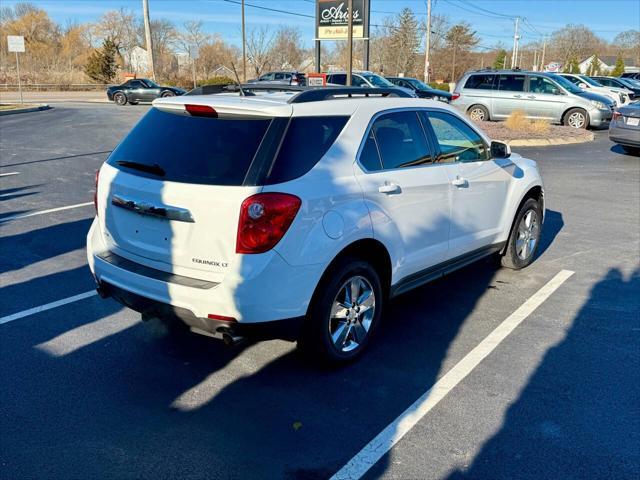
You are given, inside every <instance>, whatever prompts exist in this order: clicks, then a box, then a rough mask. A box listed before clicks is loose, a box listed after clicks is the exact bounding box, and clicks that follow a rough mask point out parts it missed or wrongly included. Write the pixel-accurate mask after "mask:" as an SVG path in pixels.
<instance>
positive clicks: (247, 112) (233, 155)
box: [98, 97, 291, 282]
mask: <svg viewBox="0 0 640 480" xmlns="http://www.w3.org/2000/svg"><path fill="white" fill-rule="evenodd" d="M180 98H182V99H183V100H182V103H180V102H179V101H177V99H171V100H167V101H165V100H163V101H160V102H154V108H152V109H151V110H150V111H149V112H148V113H147V114H146V115H145V116H144V117H143V118H142V119H141V120H140V122H139V123H138V124H137V125H136V126H135V127H134V129H133V130H132V131H131V132H130V133H129V135H128V136H127V137H126V138H125V139H124V140H123V141H122V143H120V145H118V147H117V148H116V149H115V150H114V151H113V153H112V154H111V155H110V157H109V159H108V160H107V165H106V166H105V167H103V168H102V170H101V173H100V181H99V186H98V191H99V198H100V199H101V200H100V202H101V203H102V205H100V207H101V208H100V209H99V211H100V213H99V219H100V225H101V229H102V233H103V237H104V239H105V242H106V243H107V246H108V247H109V249H110V250H111V251H112V252H113V253H116V254H118V255H120V256H123V257H125V258H128V259H130V260H133V261H135V262H137V263H140V264H143V265H146V266H149V267H151V268H156V269H160V270H164V271H169V272H172V273H175V274H178V275H184V276H188V277H192V278H199V279H203V280H210V281H216V282H219V281H222V278H223V276H224V273H225V272H226V271H228V268H229V266H230V265H231V264H232V263H233V262H234V260H235V259H236V253H235V251H236V235H237V228H238V219H239V212H240V206H241V204H242V202H243V201H244V200H245V199H246V198H247V197H249V196H250V195H252V194H254V193H257V192H259V191H260V189H261V187H259V186H257V185H256V183H255V182H252V181H251V177H252V176H255V172H256V169H259V168H260V167H261V160H260V159H261V158H267V157H268V156H269V155H271V157H272V156H273V155H272V152H270V151H269V145H268V144H269V141H268V140H269V138H270V137H273V136H275V137H277V138H280V137H281V135H282V132H281V131H280V132H277V134H274V133H273V132H274V130H277V129H281V127H280V126H279V125H276V124H278V122H284V123H285V124H286V121H287V120H286V119H287V118H288V115H290V110H291V109H290V106H289V105H287V104H282V103H280V105H279V106H278V107H277V108H271V109H270V108H268V107H269V105H267V108H264V105H260V102H255V101H254V102H253V107H252V104H251V102H246V101H244V100H241V99H238V98H237V97H236V98H233V99H231V98H227V100H228V101H225V98H224V97H223V98H221V99H220V102H219V105H218V104H217V105H213V106H211V100H209V99H207V100H208V102H206V101H203V100H201V101H199V100H198V99H197V98H195V97H192V98H188V97H180ZM201 98H205V97H201ZM185 101H188V102H189V104H193V105H200V107H196V108H195V109H194V112H195V113H194V114H195V115H196V116H193V115H191V114H189V113H187V112H186V110H185V105H184V103H185ZM202 105H204V107H203V106H202ZM212 108H213V109H215V110H212ZM278 115H279V116H278ZM274 118H275V120H274ZM271 148H272V147H271ZM265 150H266V151H265ZM263 168H264V167H263Z"/></svg>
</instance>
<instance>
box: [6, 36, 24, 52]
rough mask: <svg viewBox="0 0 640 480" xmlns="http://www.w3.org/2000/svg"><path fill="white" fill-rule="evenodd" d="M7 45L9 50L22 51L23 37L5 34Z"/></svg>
mask: <svg viewBox="0 0 640 480" xmlns="http://www.w3.org/2000/svg"><path fill="white" fill-rule="evenodd" d="M7 45H8V46H9V51H10V52H18V53H24V37H23V36H21V35H7Z"/></svg>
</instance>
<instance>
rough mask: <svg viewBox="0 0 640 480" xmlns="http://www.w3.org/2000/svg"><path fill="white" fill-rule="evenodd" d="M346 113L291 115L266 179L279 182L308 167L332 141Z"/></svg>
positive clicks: (297, 175) (344, 120) (341, 125)
mask: <svg viewBox="0 0 640 480" xmlns="http://www.w3.org/2000/svg"><path fill="white" fill-rule="evenodd" d="M347 120H348V117H293V118H292V119H291V122H290V123H289V127H288V128H287V132H286V133H285V137H284V139H283V141H282V145H281V146H280V151H279V152H278V156H277V158H276V160H275V162H274V164H273V167H272V169H271V172H269V174H268V178H267V181H266V183H267V184H269V185H270V184H273V183H282V182H288V181H289V180H293V179H294V178H298V177H301V176H302V175H304V174H305V173H307V172H308V171H309V170H311V169H312V168H313V167H314V165H315V164H316V163H318V161H319V160H320V159H321V158H322V157H323V156H324V154H325V153H327V150H329V147H331V145H333V142H334V141H335V140H336V138H337V137H338V135H339V134H340V132H341V131H342V129H343V128H344V126H345V125H346V123H347Z"/></svg>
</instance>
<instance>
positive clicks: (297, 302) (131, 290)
mask: <svg viewBox="0 0 640 480" xmlns="http://www.w3.org/2000/svg"><path fill="white" fill-rule="evenodd" d="M107 252H108V248H107V246H106V245H105V244H104V242H103V239H102V235H101V233H100V231H99V227H98V224H97V222H96V221H94V223H93V224H92V226H91V229H90V230H89V234H88V237H87V260H88V263H89V267H90V269H91V272H92V273H93V275H94V277H95V279H96V281H97V282H98V285H99V286H100V287H101V289H104V290H101V292H102V293H103V294H105V295H109V296H112V297H114V298H116V299H117V300H119V301H120V302H121V303H123V304H124V305H126V306H128V307H130V308H133V309H134V310H136V311H139V312H143V313H145V314H149V315H155V316H158V315H159V316H167V317H176V318H179V319H181V320H182V321H184V322H185V323H187V324H189V325H190V326H192V327H195V328H198V329H200V330H204V331H206V332H208V333H214V334H215V333H216V331H217V329H218V327H220V324H219V323H218V322H217V321H216V320H212V319H210V318H208V317H209V315H214V316H223V317H231V318H233V319H235V320H236V322H234V323H235V325H234V329H235V330H237V331H238V332H240V331H244V329H245V328H249V326H251V330H252V331H261V330H262V329H266V330H267V331H268V332H269V335H272V333H271V331H272V330H274V329H275V330H278V329H279V328H283V329H284V330H285V331H287V330H289V328H287V327H280V326H278V327H277V328H275V327H274V328H272V326H269V325H267V324H268V323H271V322H276V321H277V322H280V321H285V324H286V323H287V322H289V323H291V322H293V323H295V321H291V319H297V318H301V317H304V316H305V315H306V313H307V308H308V306H309V302H310V301H311V297H312V296H313V292H314V291H315V288H316V286H317V284H318V282H319V280H320V277H321V275H322V273H323V268H322V267H323V266H322V265H320V264H318V265H305V266H295V267H293V266H291V265H289V264H288V263H286V262H285V260H284V259H283V258H282V257H281V256H280V255H279V254H277V253H276V252H275V251H271V252H267V253H265V254H260V255H244V256H240V257H239V258H238V259H237V260H236V261H234V263H233V264H231V265H230V267H229V272H228V273H226V274H225V275H224V278H223V280H222V281H221V282H220V283H215V282H203V281H200V280H197V279H189V278H187V277H180V276H177V275H173V274H171V273H169V272H160V271H157V270H156V272H157V273H158V274H156V275H153V274H150V273H149V270H152V269H149V268H148V267H141V266H140V265H138V268H133V267H132V266H131V264H133V263H134V262H131V261H128V262H127V261H124V262H123V261H120V262H114V261H113V259H111V258H109V255H108V253H107ZM136 265H137V264H136ZM189 280H190V281H189ZM114 292H117V294H114ZM123 292H126V295H125V293H123ZM131 299H135V301H133V300H131ZM176 312H179V314H178V313H176ZM258 324H265V325H266V326H264V327H261V326H259V325H258ZM224 325H226V323H225V324H224ZM282 325H284V324H282ZM227 326H228V325H227ZM252 335H253V334H252ZM284 337H291V335H280V336H278V337H277V338H284Z"/></svg>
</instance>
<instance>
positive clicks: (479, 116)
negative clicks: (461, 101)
mask: <svg viewBox="0 0 640 480" xmlns="http://www.w3.org/2000/svg"><path fill="white" fill-rule="evenodd" d="M467 113H468V114H469V118H470V119H471V120H473V121H476V122H488V121H489V120H490V117H489V110H487V108H486V107H484V106H482V105H472V106H470V107H469V109H468V110H467Z"/></svg>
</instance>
